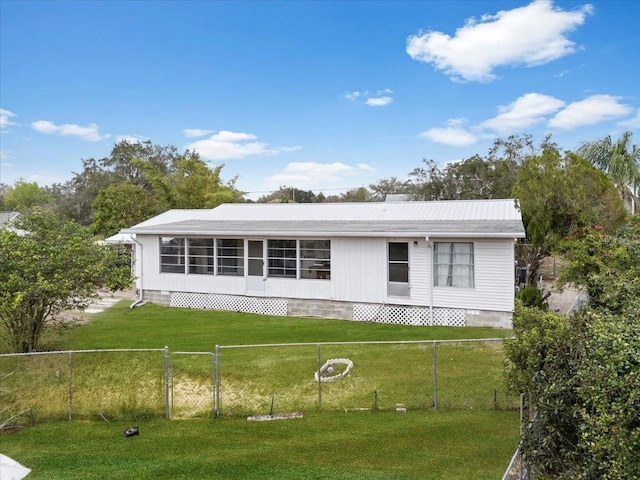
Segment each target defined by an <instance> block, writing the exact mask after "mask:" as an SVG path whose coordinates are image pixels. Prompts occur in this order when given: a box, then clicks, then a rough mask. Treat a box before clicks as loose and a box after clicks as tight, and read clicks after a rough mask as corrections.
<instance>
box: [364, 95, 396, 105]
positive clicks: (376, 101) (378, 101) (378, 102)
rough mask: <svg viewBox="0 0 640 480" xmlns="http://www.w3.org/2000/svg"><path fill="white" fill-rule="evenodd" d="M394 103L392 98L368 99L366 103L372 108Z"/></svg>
mask: <svg viewBox="0 0 640 480" xmlns="http://www.w3.org/2000/svg"><path fill="white" fill-rule="evenodd" d="M391 102H393V98H391V97H375V98H367V101H366V102H365V103H366V104H367V105H369V106H370V107H384V106H386V105H389V104H390V103H391Z"/></svg>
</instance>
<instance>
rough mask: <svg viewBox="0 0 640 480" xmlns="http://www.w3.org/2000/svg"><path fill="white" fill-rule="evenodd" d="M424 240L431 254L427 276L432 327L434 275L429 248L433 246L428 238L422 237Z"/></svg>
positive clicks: (430, 250) (430, 249) (431, 251)
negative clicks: (429, 272)
mask: <svg viewBox="0 0 640 480" xmlns="http://www.w3.org/2000/svg"><path fill="white" fill-rule="evenodd" d="M424 239H425V240H426V241H427V248H428V249H429V252H430V253H431V254H430V255H429V261H430V262H431V275H429V325H431V326H433V276H434V274H435V272H434V271H433V263H434V262H433V250H432V248H431V247H432V246H433V245H432V244H431V240H430V239H429V237H424Z"/></svg>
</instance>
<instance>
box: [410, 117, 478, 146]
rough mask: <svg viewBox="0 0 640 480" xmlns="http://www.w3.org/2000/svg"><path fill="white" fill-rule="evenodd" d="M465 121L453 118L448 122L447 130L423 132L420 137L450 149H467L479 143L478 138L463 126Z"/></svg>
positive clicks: (438, 129)
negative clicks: (447, 146)
mask: <svg viewBox="0 0 640 480" xmlns="http://www.w3.org/2000/svg"><path fill="white" fill-rule="evenodd" d="M463 123H464V120H462V119H460V118H452V119H450V120H449V121H448V122H447V125H448V126H447V127H446V128H430V129H429V130H427V131H425V132H422V133H421V134H420V136H421V137H422V138H426V139H429V140H431V141H432V142H434V143H441V144H443V145H449V146H450V147H467V146H469V145H473V144H474V143H476V142H477V141H478V138H477V137H476V136H475V135H474V134H472V133H471V132H469V131H468V130H465V129H464V128H463V127H462V125H463Z"/></svg>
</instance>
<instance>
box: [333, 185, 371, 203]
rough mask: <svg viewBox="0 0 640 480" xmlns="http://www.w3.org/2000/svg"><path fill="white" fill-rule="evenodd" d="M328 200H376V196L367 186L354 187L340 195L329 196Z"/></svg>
mask: <svg viewBox="0 0 640 480" xmlns="http://www.w3.org/2000/svg"><path fill="white" fill-rule="evenodd" d="M326 201H327V202H374V201H376V197H375V196H374V194H372V193H371V191H370V190H369V189H367V188H365V187H358V188H352V189H350V190H347V191H346V192H344V193H341V194H340V195H336V196H331V197H327V199H326Z"/></svg>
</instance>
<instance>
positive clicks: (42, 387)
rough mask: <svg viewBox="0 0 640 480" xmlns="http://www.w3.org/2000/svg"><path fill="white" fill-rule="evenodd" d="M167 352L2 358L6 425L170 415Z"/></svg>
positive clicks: (0, 388) (0, 386)
mask: <svg viewBox="0 0 640 480" xmlns="http://www.w3.org/2000/svg"><path fill="white" fill-rule="evenodd" d="M166 364H167V361H166V349H140V350H82V351H77V350H76V351H61V352H37V353H29V354H4V355H0V405H2V407H1V408H0V424H3V425H4V427H5V428H12V427H14V426H17V425H20V424H24V423H25V421H26V419H27V418H28V421H29V422H30V423H34V422H36V423H39V422H45V421H51V420H72V419H81V420H85V419H101V418H102V419H103V420H105V421H110V420H111V419H114V420H125V419H126V420H135V419H144V418H150V417H156V416H162V415H165V414H166V408H165V405H166V398H165V397H166V396H165V393H164V392H165V387H164V385H165V384H166V383H167V375H166V371H167V367H166Z"/></svg>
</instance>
